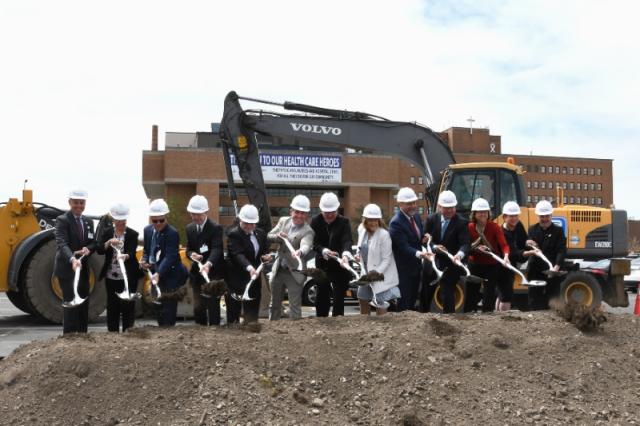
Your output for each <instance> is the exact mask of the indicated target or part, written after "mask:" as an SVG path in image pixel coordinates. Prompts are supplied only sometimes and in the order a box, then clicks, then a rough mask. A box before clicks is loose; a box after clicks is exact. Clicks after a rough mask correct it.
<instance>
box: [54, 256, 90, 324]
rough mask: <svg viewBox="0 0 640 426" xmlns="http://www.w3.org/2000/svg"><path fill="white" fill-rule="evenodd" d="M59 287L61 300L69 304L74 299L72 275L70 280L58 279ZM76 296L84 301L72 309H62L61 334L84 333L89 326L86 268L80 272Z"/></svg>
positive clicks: (87, 275) (87, 276)
mask: <svg viewBox="0 0 640 426" xmlns="http://www.w3.org/2000/svg"><path fill="white" fill-rule="evenodd" d="M58 281H59V282H60V287H62V298H63V299H64V301H65V302H70V301H72V300H73V298H74V292H73V275H72V276H71V278H61V277H58ZM78 295H79V296H80V297H82V298H86V300H85V301H84V302H83V303H82V304H80V305H78V306H75V307H73V308H62V309H63V317H62V334H67V333H86V332H87V326H88V324H89V274H88V271H87V269H86V268H84V267H83V268H82V271H81V272H80V281H79V282H78Z"/></svg>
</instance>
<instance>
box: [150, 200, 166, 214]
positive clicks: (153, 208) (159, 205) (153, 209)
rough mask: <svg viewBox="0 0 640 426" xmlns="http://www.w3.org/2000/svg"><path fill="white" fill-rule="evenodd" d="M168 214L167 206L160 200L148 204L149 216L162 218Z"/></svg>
mask: <svg viewBox="0 0 640 426" xmlns="http://www.w3.org/2000/svg"><path fill="white" fill-rule="evenodd" d="M167 213H169V206H168V205H167V202H166V201H164V200H163V199H162V198H158V199H157V200H153V201H152V202H151V203H150V204H149V216H164V215H166V214H167Z"/></svg>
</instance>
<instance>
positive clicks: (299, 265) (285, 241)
mask: <svg viewBox="0 0 640 426" xmlns="http://www.w3.org/2000/svg"><path fill="white" fill-rule="evenodd" d="M280 239H281V240H282V241H284V243H285V244H286V246H287V248H288V249H289V251H290V252H291V256H293V258H294V259H295V260H297V261H298V268H297V270H298V271H300V272H301V271H302V259H300V256H298V255H297V254H296V249H294V248H293V246H292V245H291V242H290V241H289V240H288V239H287V238H284V237H280Z"/></svg>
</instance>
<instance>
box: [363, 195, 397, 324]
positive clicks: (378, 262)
mask: <svg viewBox="0 0 640 426" xmlns="http://www.w3.org/2000/svg"><path fill="white" fill-rule="evenodd" d="M358 248H359V249H360V260H361V263H362V264H363V265H364V267H365V271H364V272H366V273H370V272H371V271H376V272H379V273H381V274H382V275H384V281H376V282H373V283H371V285H364V286H360V287H359V288H358V301H359V302H360V313H361V314H363V315H369V312H370V307H369V302H370V301H371V300H372V298H373V293H375V296H376V301H377V302H378V304H383V303H384V302H389V301H390V300H394V299H399V298H400V288H399V287H398V269H397V268H396V261H395V260H394V258H393V252H392V251H391V237H390V236H389V232H388V231H387V229H386V225H385V223H384V221H383V220H382V211H381V210H380V207H378V206H377V205H375V204H368V205H367V206H366V207H365V208H364V211H363V212H362V223H361V224H360V226H358ZM372 291H373V292H372ZM376 312H377V314H378V315H383V314H385V313H386V312H387V309H381V308H376Z"/></svg>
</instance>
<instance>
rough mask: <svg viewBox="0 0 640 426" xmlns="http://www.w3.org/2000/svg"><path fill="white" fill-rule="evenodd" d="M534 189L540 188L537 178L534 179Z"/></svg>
mask: <svg viewBox="0 0 640 426" xmlns="http://www.w3.org/2000/svg"><path fill="white" fill-rule="evenodd" d="M533 189H538V181H537V180H534V181H533Z"/></svg>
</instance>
